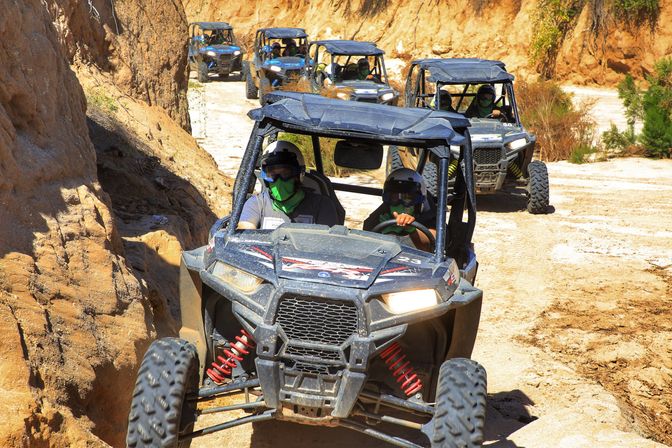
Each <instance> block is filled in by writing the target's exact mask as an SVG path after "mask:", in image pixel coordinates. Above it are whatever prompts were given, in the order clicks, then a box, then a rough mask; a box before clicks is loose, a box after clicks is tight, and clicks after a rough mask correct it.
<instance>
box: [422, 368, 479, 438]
mask: <svg viewBox="0 0 672 448" xmlns="http://www.w3.org/2000/svg"><path fill="white" fill-rule="evenodd" d="M486 395H487V387H486V374H485V369H484V368H483V367H482V366H481V365H480V364H478V363H477V362H475V361H472V360H470V359H466V358H454V359H449V360H448V361H446V362H444V363H443V364H442V365H441V369H440V370H439V381H438V386H437V392H436V407H435V411H434V418H433V420H434V422H433V423H434V434H433V435H432V448H476V447H480V446H481V445H482V443H483V426H484V425H485V398H486Z"/></svg>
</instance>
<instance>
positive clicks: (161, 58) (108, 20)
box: [46, 0, 189, 129]
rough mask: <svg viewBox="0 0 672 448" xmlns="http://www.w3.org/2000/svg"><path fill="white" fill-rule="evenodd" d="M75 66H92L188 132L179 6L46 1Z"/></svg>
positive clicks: (154, 1)
mask: <svg viewBox="0 0 672 448" xmlns="http://www.w3.org/2000/svg"><path fill="white" fill-rule="evenodd" d="M46 5H47V7H48V8H49V11H50V13H51V15H52V18H53V20H54V22H55V25H56V27H57V29H58V31H59V39H60V41H61V42H62V44H63V46H64V47H65V49H66V52H67V54H68V58H69V60H70V62H71V63H77V64H85V65H94V66H95V67H96V68H97V69H99V70H100V71H102V72H104V73H106V74H109V75H110V77H111V80H112V82H113V83H114V84H115V85H116V86H117V87H118V88H119V89H120V90H121V91H122V92H124V93H125V94H127V95H129V96H131V97H132V98H134V99H136V100H139V101H142V102H144V103H146V104H148V105H150V106H159V107H161V108H163V109H164V110H165V111H166V112H167V113H168V114H169V115H170V116H171V117H172V118H173V119H175V120H176V121H177V122H178V123H179V124H180V125H181V126H182V127H183V128H185V129H189V110H188V105H187V97H186V89H187V81H188V80H187V72H186V54H187V53H186V51H187V50H186V45H185V44H186V38H187V22H186V17H185V14H184V9H183V8H182V5H181V4H180V3H179V2H173V1H165V0H143V1H135V0H134V1H114V2H112V1H109V0H91V1H90V2H85V1H80V0H48V1H47V2H46Z"/></svg>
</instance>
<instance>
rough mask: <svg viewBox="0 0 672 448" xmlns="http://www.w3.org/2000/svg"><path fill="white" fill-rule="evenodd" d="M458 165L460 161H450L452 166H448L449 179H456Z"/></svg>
mask: <svg viewBox="0 0 672 448" xmlns="http://www.w3.org/2000/svg"><path fill="white" fill-rule="evenodd" d="M457 165H458V161H457V159H453V160H451V161H450V165H448V178H449V179H452V178H453V177H455V171H457Z"/></svg>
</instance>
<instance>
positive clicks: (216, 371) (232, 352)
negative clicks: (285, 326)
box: [206, 330, 256, 384]
mask: <svg viewBox="0 0 672 448" xmlns="http://www.w3.org/2000/svg"><path fill="white" fill-rule="evenodd" d="M235 339H236V342H234V343H233V344H229V346H228V347H226V348H225V349H224V356H217V359H218V360H219V362H218V363H217V362H213V363H212V368H210V369H208V370H207V371H206V374H207V375H208V376H209V377H210V379H211V380H212V381H214V382H215V384H223V383H224V382H225V381H226V377H228V376H230V375H231V372H233V369H234V368H236V366H237V365H238V363H239V362H240V361H242V360H243V358H244V357H245V356H246V355H248V354H249V353H250V351H251V350H252V349H254V347H255V346H256V344H255V343H254V340H253V339H252V336H251V335H250V334H249V333H248V332H247V331H245V330H240V335H238V336H236V337H235Z"/></svg>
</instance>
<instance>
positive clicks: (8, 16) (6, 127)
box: [0, 0, 153, 447]
mask: <svg viewBox="0 0 672 448" xmlns="http://www.w3.org/2000/svg"><path fill="white" fill-rule="evenodd" d="M2 3H3V7H2V9H3V11H2V14H0V60H2V64H0V223H1V225H0V327H1V328H2V330H1V331H2V338H3V341H2V344H0V372H1V374H0V390H2V396H3V399H2V400H1V401H0V415H2V416H3V417H2V419H0V446H38V447H39V446H72V445H75V444H81V445H84V444H88V445H94V446H95V445H102V444H104V442H107V443H110V444H112V445H121V444H122V441H123V431H124V428H125V424H126V412H127V411H126V409H127V406H128V402H129V400H130V396H129V395H128V394H125V393H120V391H127V390H130V389H132V386H133V383H134V376H135V375H134V369H135V366H136V364H137V361H138V357H139V356H141V354H142V352H143V351H144V348H145V347H146V344H147V341H148V340H149V338H150V337H151V336H152V334H153V327H152V324H151V316H150V315H149V314H148V313H147V310H146V308H147V306H146V303H145V300H144V299H143V297H142V294H141V289H140V285H139V283H138V281H137V280H136V278H135V277H134V276H133V275H132V274H131V272H130V270H129V269H128V267H127V265H126V263H125V260H124V257H123V256H124V252H123V245H122V242H121V239H120V238H119V236H118V235H117V234H116V232H115V228H114V225H113V217H112V214H111V212H110V200H109V197H108V195H107V194H106V193H105V192H103V190H102V189H101V187H100V184H99V183H98V180H97V175H96V159H95V152H94V148H93V146H92V144H91V142H90V140H89V138H88V131H87V125H86V116H85V99H84V95H83V91H82V88H81V87H80V85H79V83H78V82H77V78H76V77H75V75H74V73H73V72H72V70H71V69H70V67H69V65H68V61H67V58H66V54H65V53H64V51H63V49H62V47H61V44H60V42H59V39H58V35H57V33H56V30H55V28H54V27H53V25H52V23H51V17H50V15H49V14H48V12H47V11H46V9H45V7H44V4H43V2H42V1H40V0H5V1H3V2H2ZM103 441H104V442H103Z"/></svg>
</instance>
